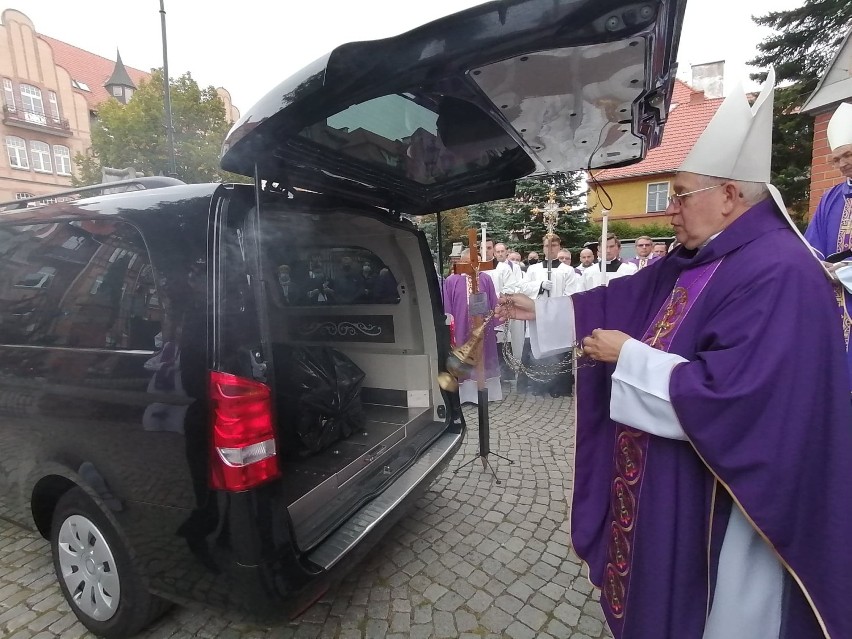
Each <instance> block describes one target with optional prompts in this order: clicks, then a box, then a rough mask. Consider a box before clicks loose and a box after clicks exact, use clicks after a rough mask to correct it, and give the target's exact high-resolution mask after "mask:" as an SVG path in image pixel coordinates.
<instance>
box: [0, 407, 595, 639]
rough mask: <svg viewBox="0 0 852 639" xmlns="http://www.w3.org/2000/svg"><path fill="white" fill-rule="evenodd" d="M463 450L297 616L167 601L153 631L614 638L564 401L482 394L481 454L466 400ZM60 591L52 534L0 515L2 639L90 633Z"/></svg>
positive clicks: (225, 637) (226, 635)
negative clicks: (586, 529) (599, 586)
mask: <svg viewBox="0 0 852 639" xmlns="http://www.w3.org/2000/svg"><path fill="white" fill-rule="evenodd" d="M465 414H466V417H467V420H468V424H469V425H470V428H469V432H468V437H467V440H466V441H465V443H464V446H463V447H462V449H461V450H460V451H459V453H458V454H457V455H456V458H455V459H454V460H453V461H452V462H451V463H450V466H449V467H448V468H447V469H446V470H445V471H444V473H443V474H442V475H441V476H440V477H439V478H438V479H437V480H436V482H435V483H434V484H433V486H432V487H431V490H430V491H429V492H428V493H427V494H426V495H425V496H424V497H423V498H422V499H421V500H420V501H419V502H418V503H417V505H416V508H414V509H413V510H412V511H411V512H410V513H409V514H408V515H407V516H406V517H405V518H404V519H403V520H401V521H400V523H399V524H398V525H397V526H396V527H394V528H393V529H392V530H391V532H390V534H389V535H388V536H387V537H386V538H385V539H384V540H383V542H382V543H381V544H380V545H379V546H378V547H377V548H376V549H374V551H373V552H372V553H371V554H370V555H368V557H367V558H366V560H365V561H364V563H363V564H362V565H361V566H359V568H358V570H356V571H355V572H354V573H353V574H351V575H350V576H349V577H347V578H346V579H345V580H344V581H343V582H342V583H341V585H340V586H338V587H337V588H335V589H334V590H332V591H330V592H329V593H327V594H326V595H325V596H324V597H323V598H322V599H321V600H320V601H319V602H318V603H316V604H315V605H314V606H313V607H311V608H310V609H309V610H308V611H307V612H306V613H305V614H303V615H302V616H301V617H300V618H299V619H298V620H296V621H295V622H291V623H287V624H281V625H277V626H274V627H268V626H261V625H258V624H257V623H253V622H251V621H250V620H248V619H246V618H245V617H241V616H239V615H234V614H223V613H219V612H217V611H214V610H211V609H207V608H193V609H190V608H180V607H176V608H174V609H172V610H171V611H170V612H169V613H168V614H166V616H165V617H163V618H162V619H161V620H160V621H159V622H157V623H156V624H155V625H154V626H153V627H152V628H150V629H149V630H147V631H146V632H145V633H143V634H142V635H141V636H142V637H147V638H149V639H155V638H156V639H166V638H176V639H178V638H183V637H206V638H211V639H212V638H217V639H243V638H252V639H254V638H261V637H270V638H275V639H278V638H281V639H286V638H290V637H293V638H303V637H304V638H312V639H313V638H320V637H321V638H329V639H332V638H333V639H355V638H367V639H371V638H378V637H387V638H389V639H390V638H395V639H402V638H405V637H412V638H423V639H425V638H432V637H448V638H449V637H453V638H455V637H461V638H465V639H483V638H487V637H511V638H513V639H526V638H530V639H531V638H533V637H537V638H541V639H547V638H548V637H554V638H567V639H592V638H595V639H597V638H601V637H610V636H611V635H610V634H609V631H608V630H607V628H606V626H605V624H604V623H603V615H602V613H601V610H600V607H599V605H598V603H597V601H596V596H595V594H594V593H592V588H591V586H590V584H589V582H588V580H587V579H586V578H585V576H584V575H583V574H581V569H580V562H579V560H578V559H577V557H576V555H575V554H574V553H573V552H572V550H571V549H570V547H569V537H568V524H567V520H566V511H567V503H566V498H567V496H568V495H569V492H570V490H571V478H572V472H571V464H572V456H573V446H572V441H571V438H572V436H573V429H572V427H571V424H572V423H573V406H572V403H571V401H570V400H569V399H552V398H549V397H545V398H541V397H535V398H534V397H530V396H520V395H517V394H513V393H512V394H509V395H508V397H507V398H506V399H504V400H503V401H502V402H500V403H496V402H495V403H492V404H491V408H490V417H491V450H492V451H493V452H495V453H499V454H501V455H504V456H506V457H509V458H510V459H512V460H514V464H512V465H509V464H508V462H506V461H504V460H502V459H500V458H498V457H495V456H493V455H492V456H491V457H490V460H491V463H492V465H493V467H494V469H495V471H496V474H497V477H498V478H499V479H500V480H501V482H502V483H501V484H499V485H498V484H496V483H495V482H494V481H493V478H492V476H491V474H490V473H489V472H487V471H483V468H482V465H481V464H480V463H479V461H478V460H477V461H475V462H474V463H473V464H470V465H468V466H466V467H465V468H464V469H462V470H461V471H460V472H458V473H454V472H453V471H454V470H456V469H457V468H458V467H459V465H460V464H461V463H463V462H465V461H467V460H469V459H471V458H472V457H474V456H475V455H476V454H477V450H478V444H477V428H476V424H477V421H476V420H477V417H476V408H475V407H470V406H466V407H465ZM91 636H92V635H90V634H89V633H87V632H86V630H85V628H84V627H83V626H82V625H81V624H79V623H78V622H77V621H76V618H75V617H74V615H73V614H72V613H71V612H70V610H69V608H68V606H67V605H66V604H65V602H64V600H63V599H62V595H61V593H60V591H59V587H58V585H57V584H56V578H55V575H54V573H53V566H52V563H51V559H50V549H49V545H48V543H47V542H46V541H45V540H43V539H42V538H41V537H39V536H37V535H35V534H33V533H30V532H28V531H26V530H23V529H21V528H19V527H17V526H15V525H13V524H9V523H6V522H3V521H0V637H4V638H8V639H31V638H37V639H49V638H53V637H62V639H76V638H78V637H91Z"/></svg>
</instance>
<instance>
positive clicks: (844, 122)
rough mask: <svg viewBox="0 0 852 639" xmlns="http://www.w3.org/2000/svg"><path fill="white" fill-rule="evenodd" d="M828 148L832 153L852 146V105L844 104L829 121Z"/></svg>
mask: <svg viewBox="0 0 852 639" xmlns="http://www.w3.org/2000/svg"><path fill="white" fill-rule="evenodd" d="M827 133H828V146H829V147H830V148H831V150H832V151H834V150H835V149H837V148H838V147H841V146H846V145H847V144H852V104H849V103H848V102H842V103H841V104H840V106H839V107H837V111H835V112H834V115H832V116H831V119H830V120H829V121H828V131H827Z"/></svg>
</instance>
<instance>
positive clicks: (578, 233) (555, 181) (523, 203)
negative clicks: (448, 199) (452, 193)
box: [468, 172, 589, 256]
mask: <svg viewBox="0 0 852 639" xmlns="http://www.w3.org/2000/svg"><path fill="white" fill-rule="evenodd" d="M581 179H582V173H580V172H576V173H560V174H556V175H553V176H548V177H547V178H543V179H532V180H520V181H519V182H518V185H517V187H516V190H515V197H514V198H512V199H508V200H497V201H495V202H488V203H484V204H477V205H474V206H471V207H469V208H468V218H469V222H470V224H471V225H474V226H477V227H478V226H479V223H480V222H482V221H484V222H486V223H487V224H488V226H487V235H488V236H490V237H493V238H494V239H495V240H496V241H501V242H504V243H505V244H506V245H508V246H509V247H510V248H512V249H514V250H516V251H518V252H519V253H521V254H522V255H523V256H526V254H527V253H528V252H529V251H533V250H538V251H540V250H541V246H542V241H543V239H544V235H545V233H546V232H547V229H546V227H545V225H544V221H543V218H542V215H541V213H540V212H536V209H538V210H539V211H540V210H541V209H542V208H543V207H544V206H545V205H546V204H547V201H548V198H549V196H550V191H551V190H553V192H554V200H555V202H556V205H557V206H559V207H560V208H561V210H560V212H559V218H558V222H557V225H556V229H555V233H556V234H557V235H559V237H560V239H561V240H562V245H563V246H565V247H566V248H572V249H574V248H577V247H579V246H582V243H583V241H584V240H583V238H584V237H585V236H586V235H587V233H588V225H589V223H588V220H587V209H585V208H583V207H582V206H581V199H580V195H579V194H578V193H577V191H578V190H579V182H580V180H581Z"/></svg>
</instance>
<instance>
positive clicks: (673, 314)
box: [645, 286, 689, 350]
mask: <svg viewBox="0 0 852 639" xmlns="http://www.w3.org/2000/svg"><path fill="white" fill-rule="evenodd" d="M688 301H689V293H688V292H687V290H686V289H685V288H683V287H682V286H676V287H675V289H674V290H673V291H672V294H671V296H670V297H669V303H668V305H667V306H666V310H665V312H664V313H663V316H662V317H661V318H660V321H659V322H657V323H656V324H654V326H653V335H651V336H650V337H648V338H646V339H645V343H646V344H648V346H652V347H653V348H656V349H659V350H665V348H664V344H663V343H662V340H663V339H664V338H666V337H668V336H669V334H670V333H671V332H672V330H673V329H674V328H675V326H677V320H678V319H680V316H681V314H682V313H683V311H684V309H685V308H686V304H687V302H688Z"/></svg>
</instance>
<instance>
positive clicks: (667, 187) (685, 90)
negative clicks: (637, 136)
mask: <svg viewBox="0 0 852 639" xmlns="http://www.w3.org/2000/svg"><path fill="white" fill-rule="evenodd" d="M714 64H718V63H714ZM722 100H723V98H722V97H708V96H707V95H706V94H705V92H704V91H698V90H695V89H692V88H690V87H689V86H688V85H687V84H685V83H684V82H681V81H680V80H676V81H675V87H674V92H673V94H672V101H671V107H670V109H669V117H668V121H667V122H666V128H665V133H664V134H663V141H662V143H661V144H660V145H659V146H658V147H657V148H655V149H651V150H650V151H649V152H648V155H647V156H645V159H644V160H642V161H641V162H637V163H636V164H632V165H630V166H625V167H619V168H613V169H602V170H600V171H596V172H594V173H593V174H592V175H593V177H591V178H590V179H589V181H588V185H589V196H588V206H589V210H590V215H591V219H592V221H594V222H597V223H600V221H601V218H602V215H601V211H602V209H603V208H604V206H607V207H608V208H609V209H610V211H609V219H610V220H611V221H621V222H627V223H628V224H630V225H632V226H643V225H645V224H654V223H657V224H668V223H669V218H668V216H667V215H666V204H667V202H668V197H669V194H670V193H671V183H672V179H673V178H674V175H675V172H676V171H677V168H678V167H679V166H680V164H681V162H683V160H684V158H685V157H686V154H687V153H688V152H689V150H690V149H691V148H692V146H693V145H694V144H695V141H696V140H697V139H698V136H699V135H701V132H702V131H703V130H704V128H705V127H706V126H707V123H708V122H710V119H711V118H712V117H713V115H714V114H715V113H716V109H718V108H719V105H720V104H721V103H722Z"/></svg>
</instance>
